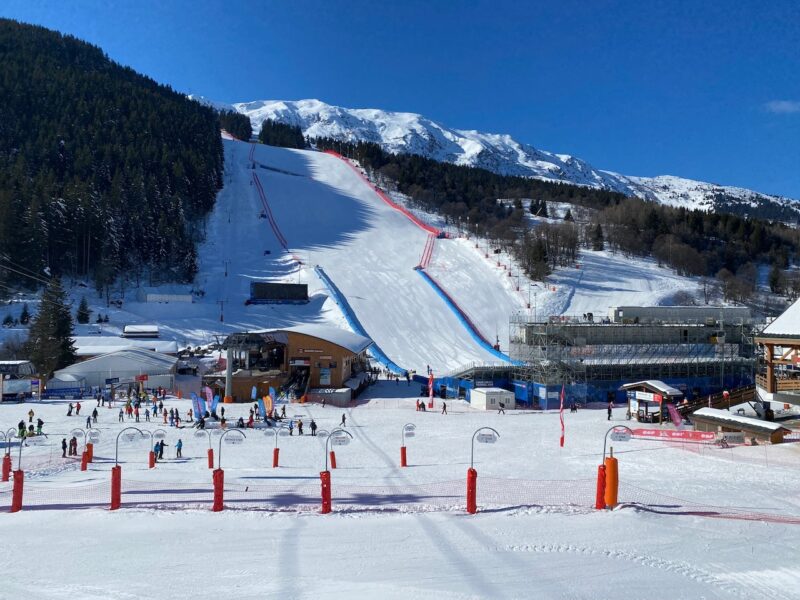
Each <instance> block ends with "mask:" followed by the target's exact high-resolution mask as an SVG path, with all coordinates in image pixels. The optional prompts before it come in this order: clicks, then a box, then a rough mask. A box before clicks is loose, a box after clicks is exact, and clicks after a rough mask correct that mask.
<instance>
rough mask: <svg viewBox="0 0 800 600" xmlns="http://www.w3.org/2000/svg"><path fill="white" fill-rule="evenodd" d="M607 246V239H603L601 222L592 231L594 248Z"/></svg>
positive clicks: (599, 248) (598, 248)
mask: <svg viewBox="0 0 800 600" xmlns="http://www.w3.org/2000/svg"><path fill="white" fill-rule="evenodd" d="M604 247H605V240H604V239H603V227H602V226H601V225H600V223H597V225H595V226H594V230H593V231H592V250H602V249H603V248H604Z"/></svg>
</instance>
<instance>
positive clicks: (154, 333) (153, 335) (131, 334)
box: [122, 325, 159, 339]
mask: <svg viewBox="0 0 800 600" xmlns="http://www.w3.org/2000/svg"><path fill="white" fill-rule="evenodd" d="M158 336H159V333H158V325H125V327H124V328H123V330H122V337H125V338H145V339H157V338H158Z"/></svg>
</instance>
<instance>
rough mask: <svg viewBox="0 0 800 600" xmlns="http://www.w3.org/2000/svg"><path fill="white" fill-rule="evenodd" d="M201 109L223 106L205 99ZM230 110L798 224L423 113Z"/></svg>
mask: <svg viewBox="0 0 800 600" xmlns="http://www.w3.org/2000/svg"><path fill="white" fill-rule="evenodd" d="M195 99H197V100H199V101H201V102H207V103H208V104H210V105H212V106H215V107H216V108H220V107H221V106H222V105H220V103H216V102H210V101H207V100H205V99H203V98H195ZM226 107H228V108H231V109H233V110H236V111H238V112H240V113H242V114H245V115H247V116H248V117H249V118H250V120H251V122H252V124H253V129H254V131H258V130H259V129H260V128H261V124H262V123H263V122H264V120H266V119H272V120H274V121H279V122H282V123H288V124H291V125H296V126H299V127H300V128H301V129H302V130H303V133H304V134H305V135H306V136H310V137H331V138H337V139H341V140H348V141H368V142H374V143H376V144H379V145H380V146H381V147H383V148H384V149H385V150H387V151H389V152H394V153H410V154H419V155H421V156H426V157H428V158H432V159H434V160H439V161H443V162H450V163H454V164H457V165H468V166H474V167H481V168H484V169H488V170H490V171H493V172H495V173H500V174H502V175H520V176H524V177H535V178H537V179H543V180H546V181H556V182H563V183H573V184H577V185H586V186H591V187H597V188H603V189H608V190H613V191H617V192H621V193H623V194H626V195H629V196H638V197H641V198H646V199H648V200H656V201H659V202H661V203H664V204H668V205H671V206H684V207H687V208H697V209H700V210H716V211H722V212H732V213H736V214H741V215H754V214H758V215H759V216H760V217H761V218H768V219H778V220H782V221H787V222H796V221H797V220H798V219H800V207H799V206H798V204H797V203H796V202H795V201H794V200H793V199H790V198H786V197H782V196H774V195H768V194H762V193H759V192H755V191H752V190H747V189H743V188H737V187H730V186H722V185H717V184H712V183H705V182H701V181H694V180H691V179H684V178H681V177H674V176H659V177H632V176H626V175H621V174H619V173H614V172H612V171H606V170H602V169H598V168H596V167H594V166H592V165H591V164H589V163H587V162H586V161H584V160H581V159H580V158H577V157H574V156H571V155H569V154H556V153H553V152H547V151H544V150H539V149H537V148H534V147H533V146H530V145H528V144H524V143H522V142H518V141H517V140H515V139H514V138H512V137H511V136H510V135H507V134H496V133H482V132H479V131H472V130H463V129H452V128H450V127H447V126H445V125H443V124H441V123H437V122H436V121H432V120H430V119H427V118H425V117H424V116H422V115H418V114H415V113H401V112H391V111H384V110H378V109H349V108H342V107H339V106H331V105H330V104H326V103H324V102H321V101H319V100H297V101H282V100H262V101H255V102H242V103H237V104H233V105H226Z"/></svg>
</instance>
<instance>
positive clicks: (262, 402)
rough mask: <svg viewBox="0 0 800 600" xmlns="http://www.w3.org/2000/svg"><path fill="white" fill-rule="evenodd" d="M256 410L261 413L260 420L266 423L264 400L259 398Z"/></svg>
mask: <svg viewBox="0 0 800 600" xmlns="http://www.w3.org/2000/svg"><path fill="white" fill-rule="evenodd" d="M258 410H260V411H261V418H262V419H264V420H265V421H266V420H267V407H266V406H264V399H263V398H259V399H258Z"/></svg>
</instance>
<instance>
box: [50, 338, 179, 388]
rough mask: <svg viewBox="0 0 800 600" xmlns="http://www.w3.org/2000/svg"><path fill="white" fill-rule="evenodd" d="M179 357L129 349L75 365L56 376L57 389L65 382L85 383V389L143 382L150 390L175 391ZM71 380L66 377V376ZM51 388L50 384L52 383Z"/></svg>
mask: <svg viewBox="0 0 800 600" xmlns="http://www.w3.org/2000/svg"><path fill="white" fill-rule="evenodd" d="M177 364H178V358H177V357H175V356H170V355H168V354H162V353H160V352H153V351H152V350H143V349H141V348H127V349H125V350H119V351H117V352H111V353H110V354H103V355H102V356H97V357H95V358H90V359H89V360H84V361H82V362H78V363H75V364H73V365H70V366H69V367H66V368H64V369H59V370H58V371H56V372H55V373H54V374H53V379H54V380H55V381H54V382H53V383H54V386H56V387H63V383H61V382H64V381H70V380H73V381H82V383H81V384H80V385H81V386H83V388H84V389H91V388H95V387H97V388H102V387H104V386H106V385H109V384H113V385H115V386H128V385H135V384H137V383H140V382H141V383H143V385H144V387H146V388H157V387H159V386H160V387H163V388H166V389H168V390H171V389H173V388H174V385H175V370H176V368H177ZM67 375H68V376H71V377H65V376H67ZM48 385H49V382H48Z"/></svg>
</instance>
